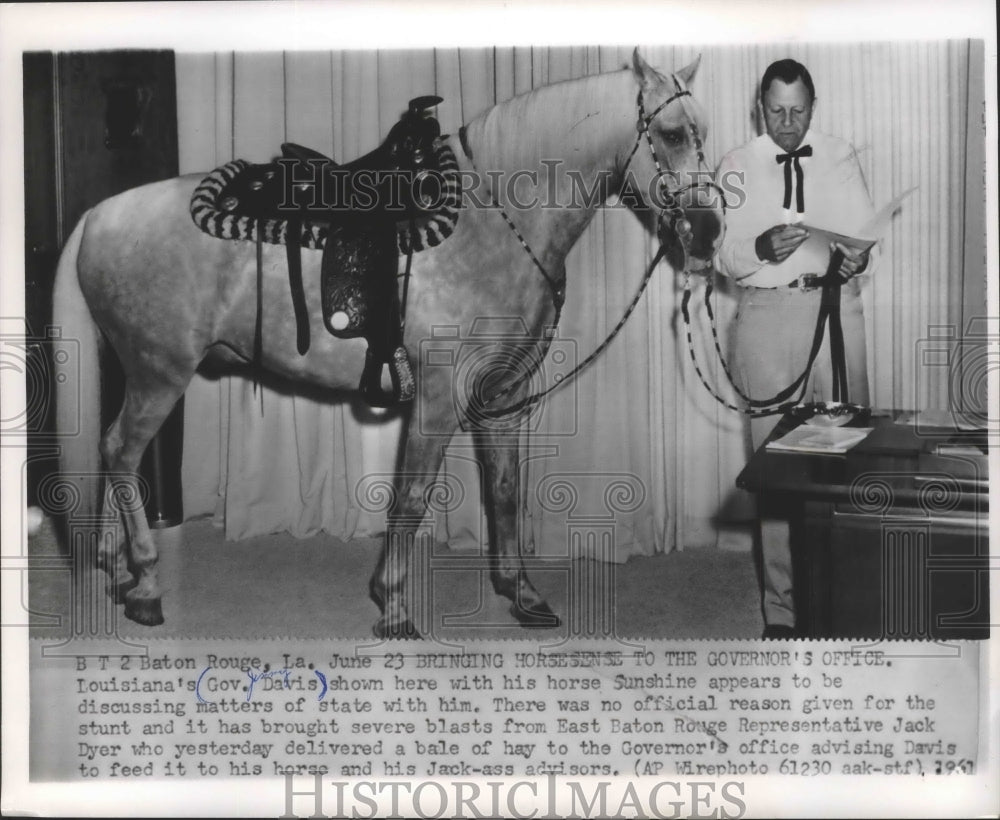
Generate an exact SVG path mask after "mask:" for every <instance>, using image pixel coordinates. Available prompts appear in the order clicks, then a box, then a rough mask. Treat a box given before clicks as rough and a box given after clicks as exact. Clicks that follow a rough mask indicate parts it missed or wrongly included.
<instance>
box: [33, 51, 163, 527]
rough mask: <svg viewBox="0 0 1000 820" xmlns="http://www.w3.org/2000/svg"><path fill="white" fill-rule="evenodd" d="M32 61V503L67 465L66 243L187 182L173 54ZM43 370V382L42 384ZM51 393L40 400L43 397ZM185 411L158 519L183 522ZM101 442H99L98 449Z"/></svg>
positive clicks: (151, 465) (159, 497)
mask: <svg viewBox="0 0 1000 820" xmlns="http://www.w3.org/2000/svg"><path fill="white" fill-rule="evenodd" d="M23 65H24V182H25V186H24V187H25V318H26V322H27V328H26V333H27V336H28V345H27V347H26V357H27V361H26V368H27V371H28V374H29V386H28V390H29V396H28V406H29V408H30V409H31V417H30V418H29V419H28V424H29V448H28V468H27V474H28V475H27V480H28V503H29V504H36V503H38V484H39V482H40V481H41V480H42V478H44V476H45V475H47V474H48V473H50V472H53V471H55V470H56V469H57V466H58V465H57V460H56V456H57V454H58V450H57V447H58V440H57V439H55V438H52V437H51V436H50V435H49V434H50V433H51V432H52V431H53V415H54V414H53V407H52V406H51V402H47V401H45V400H44V396H51V395H52V392H51V389H50V388H49V386H48V384H47V383H46V375H47V374H49V373H51V372H52V367H51V363H50V362H48V361H46V357H47V356H48V349H49V346H48V345H46V344H45V339H46V338H47V336H46V334H47V328H49V326H50V325H51V323H52V285H53V280H54V276H55V268H56V262H57V261H58V258H59V252H60V250H61V248H62V245H63V242H64V241H65V240H66V238H67V237H68V236H69V234H70V232H71V231H72V230H73V227H74V226H75V225H76V223H77V221H78V220H79V219H80V217H81V216H82V215H83V213H84V211H86V210H87V209H88V208H90V207H92V206H94V205H96V204H97V203H98V202H100V201H101V200H103V199H106V198H107V197H109V196H112V195H114V194H116V193H119V192H121V191H124V190H127V189H129V188H134V187H136V186H137V185H142V184H145V183H147V182H153V181H155V180H159V179H167V178H169V177H173V176H176V175H177V94H176V85H175V72H174V55H173V52H171V51H92V52H73V53H65V54H53V53H51V52H31V53H26V54H25V55H24V58H23ZM102 369H103V374H104V375H105V385H106V388H105V391H104V392H105V395H104V398H103V402H102V403H103V405H104V407H103V408H102V429H103V427H105V426H106V425H107V424H108V423H109V422H110V421H111V419H113V418H114V414H115V413H117V411H118V407H119V406H120V404H121V396H122V381H121V374H120V370H119V369H118V365H117V361H116V360H114V357H113V354H111V355H110V356H109V357H108V360H107V361H105V362H104V363H103V365H102ZM32 374H38V376H39V377H38V378H32V377H31V376H32ZM37 391H44V392H43V393H40V394H38V395H36V396H35V400H34V401H33V400H32V393H33V392H36V393H37ZM182 437H183V403H182V402H179V403H178V406H177V407H176V408H175V409H174V412H173V414H172V415H171V416H170V418H169V419H168V420H167V422H166V424H165V425H164V428H163V430H161V432H160V435H158V436H157V437H156V439H155V440H154V441H153V443H152V444H151V445H150V447H149V449H148V450H147V453H146V457H145V459H144V460H143V468H142V473H143V475H144V476H145V478H146V480H147V481H149V482H150V497H149V502H148V504H147V514H148V515H149V518H150V523H152V524H154V525H155V524H158V525H160V526H166V525H169V524H176V523H180V519H181V506H180V503H181V502H180V499H181V493H180V458H181V444H182ZM94 446H95V447H96V446H97V442H94Z"/></svg>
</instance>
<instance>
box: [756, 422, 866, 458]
mask: <svg viewBox="0 0 1000 820" xmlns="http://www.w3.org/2000/svg"><path fill="white" fill-rule="evenodd" d="M873 429H874V428H872V427H809V426H806V425H803V426H801V427H796V428H795V429H794V430H792V431H791V432H789V433H786V434H785V435H784V436H782V437H781V438H779V439H776V440H775V441H772V442H770V443H769V444H768V445H767V449H768V450H783V451H789V452H795V453H846V452H847V451H848V450H850V449H851V448H852V447H854V446H855V445H857V444H859V443H860V442H862V441H864V439H865V437H866V436H867V435H868V434H869V433H870V432H871V431H872V430H873Z"/></svg>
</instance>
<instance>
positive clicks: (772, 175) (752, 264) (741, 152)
mask: <svg viewBox="0 0 1000 820" xmlns="http://www.w3.org/2000/svg"><path fill="white" fill-rule="evenodd" d="M805 145H810V146H812V149H813V153H812V156H810V157H802V158H801V159H800V160H799V162H800V163H801V165H802V171H803V176H804V184H803V193H804V200H805V201H804V205H805V210H804V212H803V213H802V214H797V213H796V191H795V186H796V174H795V173H794V171H793V172H792V175H791V176H792V197H791V203H792V206H791V209H790V211H788V210H785V208H784V207H783V206H784V199H785V167H784V165H783V164H782V163H780V162H778V161H777V159H776V157H777V155H778V154H783V153H785V151H784V149H783V148H781V147H779V146H778V145H776V144H775V143H774V141H773V140H772V139H771V138H770V137H769V136H768V135H767V134H762V135H761V136H759V137H757V138H756V139H754V140H751V141H750V142H748V143H747V144H746V145H744V146H741V147H740V148H737V149H735V150H733V151H730V152H729V153H728V154H726V156H724V157H723V158H722V162H720V163H719V169H718V173H717V175H716V180H717V181H718V182H719V184H720V185H721V186H722V188H723V190H724V191H726V207H727V210H726V235H725V238H724V240H723V243H722V247H721V248H720V250H719V255H718V262H719V267H720V270H721V271H722V273H724V274H725V275H726V276H729V277H731V278H733V279H735V280H737V281H738V282H739V283H740V284H741V285H743V286H753V287H765V288H773V287H784V286H785V285H787V284H788V283H789V282H791V281H792V280H794V279H796V278H797V277H798V276H800V275H801V274H804V273H818V274H824V273H826V268H827V264H828V262H829V255H828V253H827V252H826V250H825V249H824V248H821V252H822V255H819V254H817V253H814V252H812V250H811V248H810V249H807V248H806V246H803V247H800V248H798V249H797V250H796V251H795V252H794V253H792V255H791V256H789V257H788V258H787V259H786V260H785V261H784V262H781V263H779V264H774V263H770V262H764V261H762V260H760V259H759V258H758V257H757V251H756V248H755V247H754V243H755V242H756V240H757V237H758V236H759V235H760V234H762V233H763V232H764V231H766V230H768V229H769V228H772V227H774V226H775V225H783V224H788V223H790V222H802V223H804V224H805V225H806V226H809V225H811V226H813V227H816V228H822V229H824V230H829V231H835V232H836V233H841V234H846V235H847V236H857V235H858V233H859V232H860V230H861V228H862V227H863V226H864V225H865V224H866V223H868V222H869V220H871V219H872V217H873V216H874V214H875V209H874V208H873V207H872V201H871V197H870V196H869V194H868V188H867V186H866V185H865V180H864V176H863V175H862V173H861V166H860V164H859V163H858V158H857V155H856V153H855V151H854V147H853V146H852V145H851V144H850V143H849V142H846V141H845V140H842V139H839V138H837V137H831V136H828V135H826V134H821V133H819V132H817V131H813V130H812V129H810V130H809V131H807V132H806V135H805V138H804V139H803V140H802V144H801V145H800V146H799V147H800V148H801V147H803V146H805ZM735 189H739V190H741V191H742V192H743V194H742V196H741V195H740V194H739V193H737V192H736V191H735ZM873 267H874V261H869V264H868V267H867V268H866V269H865V272H866V273H868V272H870V271H871V270H872V269H873Z"/></svg>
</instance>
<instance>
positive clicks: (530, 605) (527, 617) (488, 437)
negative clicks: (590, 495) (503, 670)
mask: <svg viewBox="0 0 1000 820" xmlns="http://www.w3.org/2000/svg"><path fill="white" fill-rule="evenodd" d="M473 439H474V441H475V445H476V457H477V459H478V461H479V464H480V466H481V468H482V482H483V502H484V504H485V506H486V519H487V525H488V528H489V530H488V531H489V539H490V564H491V568H490V569H491V573H490V575H491V580H492V581H493V589H494V590H495V591H496V592H497V593H498V594H500V595H503V596H504V597H505V598H508V599H509V600H510V601H511V602H512V604H511V608H510V612H511V614H512V615H513V616H514V617H515V618H517V620H518V621H520V623H521V624H522V625H523V626H529V627H557V626H559V623H560V622H559V617H558V616H557V615H556V614H555V613H554V612H553V611H552V609H551V608H550V607H549V605H548V603H546V601H545V599H544V598H543V597H542V595H541V594H540V593H539V592H538V590H537V589H535V587H534V586H533V585H532V583H531V581H530V580H529V579H528V573H527V570H526V569H525V567H524V557H523V554H522V550H521V544H520V528H519V527H518V520H519V510H520V508H521V505H523V504H524V503H525V499H524V498H523V494H522V488H521V476H520V470H521V465H520V460H519V458H518V434H517V431H516V430H515V431H513V432H503V431H495V430H489V429H480V430H476V431H475V432H474V433H473Z"/></svg>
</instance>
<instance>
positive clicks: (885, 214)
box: [795, 187, 917, 271]
mask: <svg viewBox="0 0 1000 820" xmlns="http://www.w3.org/2000/svg"><path fill="white" fill-rule="evenodd" d="M915 190H917V189H916V188H915V187H914V188H910V189H909V190H908V191H904V192H903V193H901V194H900V195H899V196H897V197H896V198H895V199H893V200H892V202H890V203H889V204H888V205H886V206H885V207H884V208H882V210H880V211H879V212H878V213H877V214H875V216H873V217H872V218H871V220H869V221H868V222H867V223H866V224H865V225H864V226H863V227H862V228H861V229H860V230H859V231H858V232H857V236H847V235H846V234H842V233H837V232H836V231H828V230H826V229H825V228H818V227H816V226H815V225H809V224H807V223H802V227H803V228H805V229H806V230H807V231H809V237H808V238H807V239H806V241H805V242H803V243H802V244H801V245H800V246H799V248H798V249H797V250H796V252H795V253H796V254H797V255H798V256H799V259H798V261H799V262H804V261H805V260H804V259H802V256H801V255H803V254H804V255H805V256H809V257H812V258H813V260H814V262H813V264H812V265H808V266H807V267H810V268H811V267H815V269H816V270H817V271H825V270H826V266H827V264H829V261H830V244H831V243H833V242H839V243H840V244H841V245H845V246H847V247H848V248H852V249H854V250H857V251H868V250H871V247H872V246H873V245H874V244H875V243H876V242H877V241H878V240H880V239H881V238H882V237H883V236H884V235H885V233H886V231H888V229H889V222H890V221H891V220H892V217H893V215H894V214H895V213H896V211H898V210H899V209H900V207H902V204H903V200H904V199H906V198H907V197H908V196H909V195H910V194H912V193H913V192H914V191H915Z"/></svg>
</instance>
